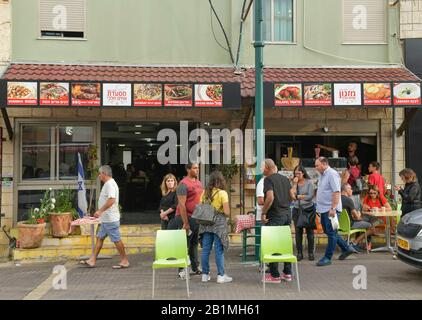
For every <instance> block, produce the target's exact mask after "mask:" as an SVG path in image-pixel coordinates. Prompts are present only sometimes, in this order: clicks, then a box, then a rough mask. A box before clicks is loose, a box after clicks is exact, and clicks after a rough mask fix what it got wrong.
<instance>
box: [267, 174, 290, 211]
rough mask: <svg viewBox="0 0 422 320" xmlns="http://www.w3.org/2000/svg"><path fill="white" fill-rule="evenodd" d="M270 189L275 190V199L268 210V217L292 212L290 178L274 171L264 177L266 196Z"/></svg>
mask: <svg viewBox="0 0 422 320" xmlns="http://www.w3.org/2000/svg"><path fill="white" fill-rule="evenodd" d="M269 190H272V191H273V192H274V201H273V204H272V205H271V207H270V209H269V210H268V213H267V214H268V219H271V217H272V216H281V215H283V214H290V182H289V179H287V178H286V177H285V176H283V175H281V174H279V173H273V174H272V175H270V176H268V177H266V178H265V179H264V194H265V198H266V195H267V191H269Z"/></svg>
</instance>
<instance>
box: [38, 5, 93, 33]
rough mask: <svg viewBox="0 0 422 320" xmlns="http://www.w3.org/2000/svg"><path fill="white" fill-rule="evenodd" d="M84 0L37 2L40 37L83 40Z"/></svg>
mask: <svg viewBox="0 0 422 320" xmlns="http://www.w3.org/2000/svg"><path fill="white" fill-rule="evenodd" d="M85 8H86V4H85V0H39V24H40V36H41V37H43V38H50V37H52V38H84V37H85Z"/></svg>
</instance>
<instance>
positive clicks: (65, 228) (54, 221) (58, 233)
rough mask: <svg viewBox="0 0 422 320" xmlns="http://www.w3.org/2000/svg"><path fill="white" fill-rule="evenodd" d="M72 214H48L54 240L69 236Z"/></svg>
mask: <svg viewBox="0 0 422 320" xmlns="http://www.w3.org/2000/svg"><path fill="white" fill-rule="evenodd" d="M71 222H72V213H71V212H64V213H50V225H51V235H52V236H53V237H55V238H63V237H67V236H68V235H69V230H70V224H71Z"/></svg>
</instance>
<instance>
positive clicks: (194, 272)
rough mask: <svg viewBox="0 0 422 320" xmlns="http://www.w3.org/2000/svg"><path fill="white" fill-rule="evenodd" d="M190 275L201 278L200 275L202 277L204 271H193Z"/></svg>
mask: <svg viewBox="0 0 422 320" xmlns="http://www.w3.org/2000/svg"><path fill="white" fill-rule="evenodd" d="M189 274H190V275H191V276H199V275H201V274H202V271H201V270H199V269H198V270H195V271H191V272H189Z"/></svg>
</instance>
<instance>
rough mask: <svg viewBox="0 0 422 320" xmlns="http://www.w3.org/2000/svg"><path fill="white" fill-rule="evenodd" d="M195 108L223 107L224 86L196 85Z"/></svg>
mask: <svg viewBox="0 0 422 320" xmlns="http://www.w3.org/2000/svg"><path fill="white" fill-rule="evenodd" d="M195 106H197V107H222V106H223V85H222V84H196V85H195Z"/></svg>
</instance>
